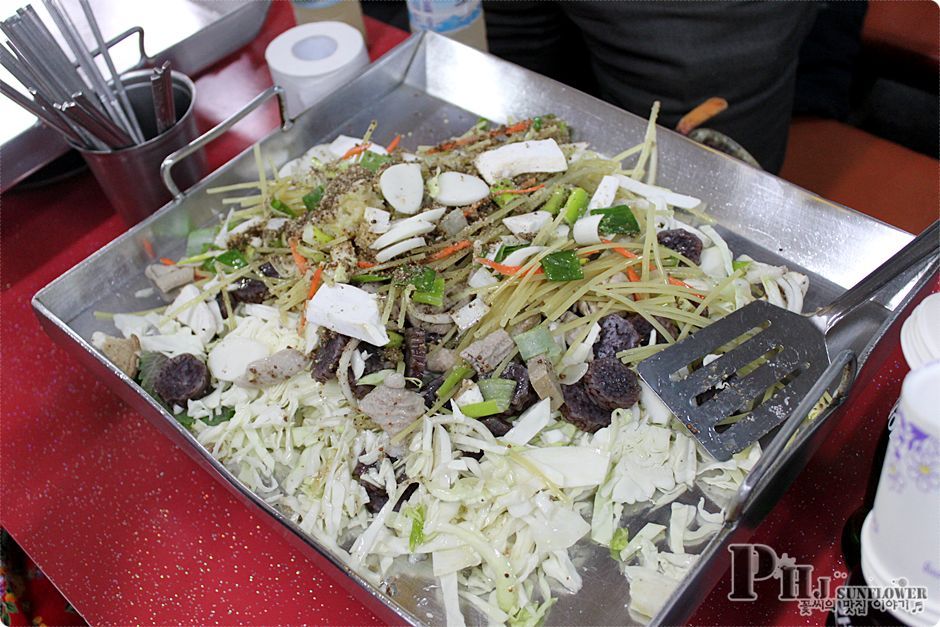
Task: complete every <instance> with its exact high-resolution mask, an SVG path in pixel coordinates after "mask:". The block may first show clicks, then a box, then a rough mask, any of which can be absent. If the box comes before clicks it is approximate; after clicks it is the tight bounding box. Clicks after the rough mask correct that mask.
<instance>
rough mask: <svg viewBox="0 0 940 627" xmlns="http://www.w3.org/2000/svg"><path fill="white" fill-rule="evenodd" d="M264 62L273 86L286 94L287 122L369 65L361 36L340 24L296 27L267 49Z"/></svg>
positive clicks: (282, 34)
mask: <svg viewBox="0 0 940 627" xmlns="http://www.w3.org/2000/svg"><path fill="white" fill-rule="evenodd" d="M264 58H265V60H266V61H267V62H268V68H270V70H271V77H272V78H273V79H274V82H275V84H277V85H280V86H281V87H283V88H284V90H285V91H286V92H287V115H288V116H289V117H290V118H296V117H297V116H298V115H300V114H301V113H302V112H303V111H305V110H306V109H308V108H309V107H310V106H311V105H313V103H315V102H317V101H318V100H320V99H322V98H324V97H325V96H328V95H329V94H331V93H332V92H334V91H335V90H336V89H337V88H339V87H340V86H342V85H344V84H345V83H348V82H349V81H350V80H352V79H353V78H355V77H356V76H357V75H358V74H359V72H360V71H361V70H362V69H363V68H364V67H365V66H367V65H368V64H369V55H368V53H367V52H366V46H365V42H364V41H363V39H362V35H361V34H360V33H359V31H358V30H356V29H355V28H353V27H352V26H350V25H348V24H344V23H343V22H312V23H309V24H301V25H300V26H295V27H294V28H292V29H290V30H288V31H285V32H283V33H281V34H280V35H278V36H277V38H275V39H274V41H272V42H271V43H270V44H269V45H268V48H267V50H265V51H264Z"/></svg>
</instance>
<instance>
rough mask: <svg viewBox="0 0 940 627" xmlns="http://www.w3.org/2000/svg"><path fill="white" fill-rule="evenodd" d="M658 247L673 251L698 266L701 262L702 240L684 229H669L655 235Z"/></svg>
mask: <svg viewBox="0 0 940 627" xmlns="http://www.w3.org/2000/svg"><path fill="white" fill-rule="evenodd" d="M656 240H657V241H658V242H659V245H660V246H665V247H666V248H669V249H670V250H674V251H676V252H677V253H679V254H680V255H682V256H683V257H687V258H688V259H689V261H691V262H692V263H694V264H698V263H699V262H700V261H701V260H702V240H701V239H699V237H698V236H697V235H695V234H694V233H691V232H690V231H686V230H685V229H670V230H668V231H660V232H659V233H657V234H656Z"/></svg>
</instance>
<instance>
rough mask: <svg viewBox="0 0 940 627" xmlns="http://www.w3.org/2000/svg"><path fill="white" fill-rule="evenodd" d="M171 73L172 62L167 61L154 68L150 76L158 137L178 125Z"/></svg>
mask: <svg viewBox="0 0 940 627" xmlns="http://www.w3.org/2000/svg"><path fill="white" fill-rule="evenodd" d="M170 71H171V70H170V62H169V61H166V62H164V63H163V65H161V66H160V67H158V68H154V69H153V74H151V76H150V93H151V96H152V97H153V111H154V114H155V116H156V118H157V134H158V135H159V134H160V133H162V132H163V131H165V130H167V129H168V128H170V127H171V126H173V124H175V123H176V102H175V101H174V100H173V82H172V80H171V76H170Z"/></svg>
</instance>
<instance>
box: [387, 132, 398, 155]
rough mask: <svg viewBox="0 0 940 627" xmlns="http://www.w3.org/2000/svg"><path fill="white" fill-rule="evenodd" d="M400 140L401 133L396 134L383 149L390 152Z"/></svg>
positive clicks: (396, 146)
mask: <svg viewBox="0 0 940 627" xmlns="http://www.w3.org/2000/svg"><path fill="white" fill-rule="evenodd" d="M400 141H401V135H396V136H395V139H393V140H392V141H391V142H389V144H388V147H386V148H385V150H386V151H387V152H392V151H393V150H395V149H396V148H398V142H400Z"/></svg>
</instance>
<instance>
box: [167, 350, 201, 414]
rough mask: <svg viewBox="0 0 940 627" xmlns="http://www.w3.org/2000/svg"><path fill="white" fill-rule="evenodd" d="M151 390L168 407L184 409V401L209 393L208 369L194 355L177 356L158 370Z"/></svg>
mask: <svg viewBox="0 0 940 627" xmlns="http://www.w3.org/2000/svg"><path fill="white" fill-rule="evenodd" d="M153 389H154V391H155V392H156V393H157V394H158V395H159V396H160V398H162V399H163V400H164V401H165V402H166V403H167V404H168V405H180V406H182V407H185V406H186V401H188V400H191V399H196V398H202V397H203V396H205V395H206V392H208V391H209V369H208V368H207V367H206V365H205V364H204V363H202V360H201V359H199V358H198V357H196V356H195V355H191V354H189V353H183V354H182V355H177V356H176V357H173V358H172V359H168V360H166V362H165V363H164V364H163V366H162V367H161V368H160V372H159V373H157V378H156V380H155V381H154V384H153Z"/></svg>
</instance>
